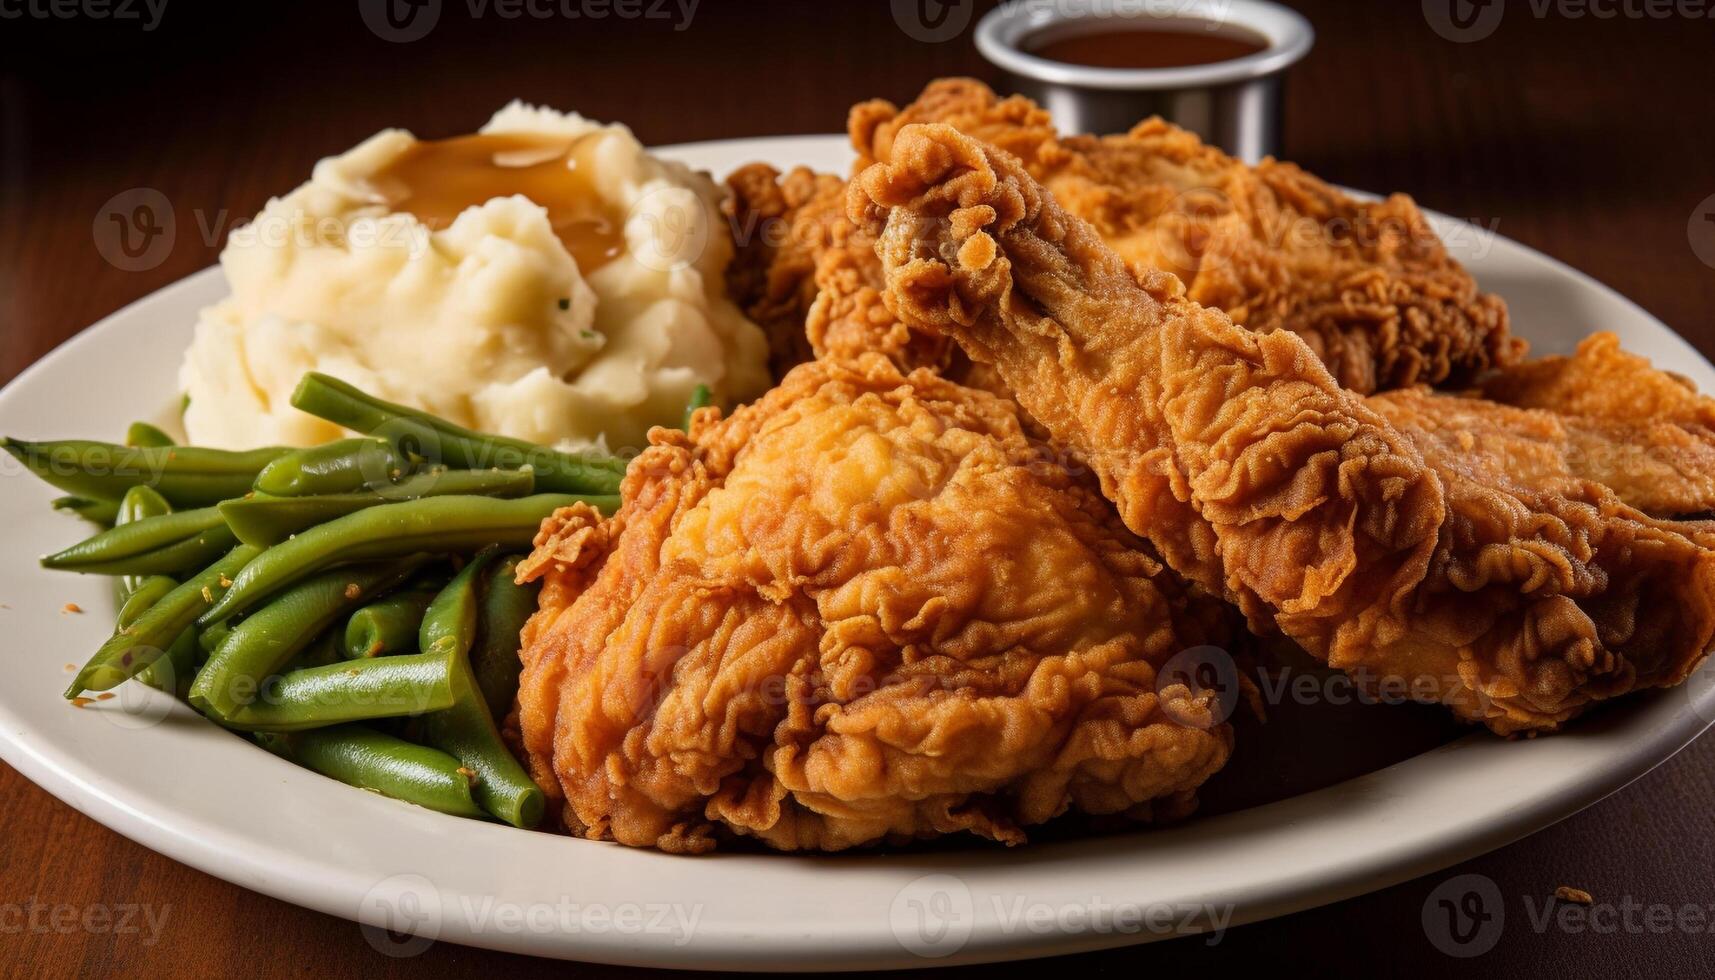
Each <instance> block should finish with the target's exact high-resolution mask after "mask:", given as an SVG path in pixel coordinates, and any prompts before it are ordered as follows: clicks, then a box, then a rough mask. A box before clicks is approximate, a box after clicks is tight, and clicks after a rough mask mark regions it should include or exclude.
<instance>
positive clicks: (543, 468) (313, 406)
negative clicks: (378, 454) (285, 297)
mask: <svg viewBox="0 0 1715 980" xmlns="http://www.w3.org/2000/svg"><path fill="white" fill-rule="evenodd" d="M292 405H293V406H294V407H296V408H297V409H299V410H301V411H304V412H308V413H309V414H311V415H315V416H317V417H319V418H323V419H326V420H328V421H330V422H334V423H336V424H338V425H342V426H345V427H346V428H348V429H353V430H355V431H358V432H365V433H368V434H370V435H373V436H380V437H383V438H386V439H387V440H389V441H390V442H394V443H396V444H398V445H399V446H401V448H402V450H403V451H404V452H407V453H410V454H412V455H417V456H421V457H423V458H424V459H430V460H438V461H441V462H445V463H447V464H448V465H451V466H454V467H458V468H461V469H471V470H475V469H489V468H491V467H496V466H498V467H500V468H501V469H521V468H523V467H525V466H529V467H530V468H531V469H533V470H534V471H535V473H536V486H537V488H538V489H540V490H543V491H547V492H552V493H615V492H617V491H618V490H619V480H620V477H622V476H624V475H625V462H624V461H623V460H619V459H615V458H613V457H611V456H602V455H599V454H594V453H586V454H583V455H577V456H574V455H572V454H570V453H562V452H558V451H555V450H553V449H549V448H547V447H544V446H538V445H536V444H534V443H531V442H526V441H524V440H522V439H509V438H505V437H502V436H490V435H484V434H482V433H480V432H472V431H471V430H469V429H466V428H464V427H463V426H458V425H454V424H453V423H451V422H448V421H445V420H444V419H438V418H436V417H434V416H433V415H430V414H428V413H427V412H420V411H417V410H416V409H411V408H406V407H405V406H403V405H395V404H392V403H391V402H385V401H382V400H381V399H379V398H375V397H372V396H370V395H366V394H364V393H363V392H361V391H359V390H357V389H356V388H354V387H352V386H351V385H349V384H347V383H345V382H344V381H340V380H338V379H337V378H330V377H328V376H327V375H325V374H319V373H316V372H313V371H312V372H310V373H309V374H306V375H304V378H303V380H302V381H300V382H299V383H298V388H297V390H296V391H294V392H293V393H292Z"/></svg>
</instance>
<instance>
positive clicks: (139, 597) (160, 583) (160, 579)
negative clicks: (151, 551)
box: [118, 575, 179, 629]
mask: <svg viewBox="0 0 1715 980" xmlns="http://www.w3.org/2000/svg"><path fill="white" fill-rule="evenodd" d="M178 587H179V583H178V581H177V580H175V579H173V578H172V577H171V576H168V575H151V576H149V577H148V578H146V579H144V580H143V581H141V582H139V583H137V588H135V589H133V590H131V594H130V595H128V596H126V597H125V601H124V602H122V603H120V604H119V627H118V628H119V629H124V628H126V627H127V626H130V625H131V624H132V623H135V622H137V620H139V619H141V618H142V617H143V614H144V613H146V612H148V611H149V609H150V607H152V606H154V605H155V603H157V602H160V601H161V600H162V599H165V598H166V597H167V596H168V595H170V594H171V593H172V591H173V590H174V589H176V588H178Z"/></svg>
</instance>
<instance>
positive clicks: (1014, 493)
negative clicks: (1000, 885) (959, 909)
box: [519, 355, 1232, 851]
mask: <svg viewBox="0 0 1715 980" xmlns="http://www.w3.org/2000/svg"><path fill="white" fill-rule="evenodd" d="M652 439H653V442H654V444H653V445H652V446H651V447H650V448H649V449H648V450H647V451H645V453H644V454H643V455H642V456H640V457H639V458H638V459H637V460H636V461H635V462H634V463H633V464H632V466H631V468H630V471H629V473H628V474H627V476H626V479H625V484H624V488H623V494H624V504H623V506H622V508H621V510H620V512H619V514H618V515H617V516H616V517H615V518H613V519H612V520H611V521H608V522H605V523H602V522H599V521H592V520H591V519H590V518H589V516H588V515H587V514H585V513H582V512H576V513H571V512H562V514H561V515H557V516H556V518H555V519H554V520H553V521H551V522H550V523H549V524H548V525H547V526H546V527H545V529H544V532H543V535H542V537H541V538H540V539H539V540H538V549H537V552H536V555H535V557H534V558H533V561H532V565H531V569H532V574H536V575H539V576H540V577H541V578H542V579H543V581H544V582H545V588H544V591H543V594H542V600H541V607H540V611H539V612H538V613H537V615H536V616H535V618H533V619H532V620H531V622H530V625H529V628H528V629H527V631H526V634H525V640H526V643H527V650H526V655H525V660H526V669H525V678H524V682H523V685H522V688H521V693H520V702H521V710H520V713H519V714H520V719H521V727H522V729H523V741H524V745H525V747H526V749H527V751H528V753H529V758H530V762H531V767H532V771H533V772H534V773H535V774H536V777H537V779H538V780H539V781H541V782H542V783H543V785H544V787H545V788H547V789H548V790H549V792H550V793H552V794H553V795H554V797H555V798H556V799H559V800H562V801H563V806H564V809H565V822H566V824H567V825H568V826H569V827H571V828H573V829H574V830H575V831H577V832H579V833H582V834H584V835H586V836H590V837H595V838H603V839H612V840H617V841H620V842H622V843H626V844H634V845H654V846H658V847H661V848H663V849H669V850H679V851H698V850H704V849H707V848H708V847H712V846H714V844H715V843H716V842H717V840H718V839H720V838H721V837H722V836H725V835H727V834H736V835H743V836H748V837H754V838H756V839H758V840H761V841H763V842H764V843H766V844H768V845H769V846H772V847H776V848H781V849H822V850H838V849H841V848H846V847H852V846H857V845H862V844H868V843H874V842H879V841H888V840H893V841H900V840H908V839H911V838H917V837H926V836H932V835H936V834H945V833H951V832H955V831H970V832H973V833H976V834H980V835H982V836H985V837H989V838H992V839H994V840H999V841H1005V842H1008V843H1016V842H1019V841H1021V840H1023V828H1025V827H1027V826H1029V825H1031V824H1036V823H1040V822H1042V821H1044V820H1048V819H1050V818H1052V817H1054V816H1057V815H1058V814H1060V813H1062V812H1064V811H1066V810H1068V809H1076V810H1080V811H1084V812H1088V813H1097V814H1111V813H1130V814H1132V815H1134V816H1143V815H1146V814H1148V813H1150V812H1151V811H1152V810H1153V812H1154V813H1155V814H1156V815H1160V814H1177V813H1183V812H1185V811H1186V810H1188V809H1189V807H1190V804H1191V802H1192V800H1193V794H1194V792H1195V790H1196V788H1197V787H1198V786H1199V785H1200V784H1201V783H1202V782H1203V781H1204V780H1205V779H1207V778H1208V777H1209V776H1210V775H1211V774H1212V773H1214V772H1215V771H1216V770H1218V769H1219V768H1220V767H1221V765H1222V764H1223V763H1224V762H1225V760H1226V759H1227V756H1228V754H1229V752H1230V751H1231V746H1232V741H1231V740H1232V736H1231V732H1230V730H1229V728H1228V727H1227V726H1226V725H1225V724H1224V723H1220V719H1217V718H1211V717H1210V716H1209V714H1210V710H1211V709H1210V704H1209V697H1210V695H1209V694H1208V693H1207V692H1203V693H1197V694H1193V693H1192V692H1190V691H1188V690H1187V689H1186V688H1185V687H1184V686H1183V685H1173V684H1160V685H1159V686H1160V690H1158V689H1157V688H1158V679H1157V676H1156V672H1157V669H1158V668H1160V667H1161V666H1162V664H1163V663H1164V662H1165V661H1166V660H1167V659H1169V658H1171V657H1173V656H1174V655H1175V654H1177V653H1178V652H1179V651H1180V650H1182V649H1184V648H1185V647H1188V646H1194V645H1197V644H1202V643H1207V642H1219V641H1221V640H1222V639H1223V636H1224V630H1225V629H1226V626H1227V616H1228V614H1227V611H1226V610H1225V609H1224V608H1223V606H1222V604H1221V603H1220V602H1219V601H1218V600H1215V599H1212V598H1209V597H1207V596H1205V595H1202V594H1200V593H1197V592H1193V591H1191V590H1189V589H1187V588H1186V587H1185V586H1184V585H1183V583H1182V582H1180V580H1178V579H1177V578H1176V577H1175V576H1173V575H1171V574H1170V573H1167V572H1166V571H1165V569H1164V568H1163V566H1162V565H1161V563H1160V562H1159V560H1158V559H1156V558H1155V557H1153V556H1152V554H1151V553H1150V552H1149V550H1148V546H1147V545H1146V544H1144V543H1143V542H1142V541H1140V540H1138V539H1137V538H1136V537H1134V536H1133V535H1131V534H1130V533H1129V532H1127V531H1126V530H1125V529H1124V528H1123V527H1121V526H1120V525H1119V523H1118V521H1117V520H1115V519H1114V517H1113V514H1112V510H1111V508H1109V507H1108V505H1107V504H1106V502H1105V501H1103V500H1102V499H1101V497H1100V495H1099V494H1098V493H1096V492H1095V491H1094V490H1093V488H1091V487H1089V486H1087V485H1085V484H1084V483H1082V482H1080V481H1078V480H1076V479H1074V478H1073V477H1071V476H1069V475H1068V474H1067V472H1066V470H1065V469H1064V468H1062V467H1060V466H1058V465H1054V464H1052V463H1046V464H1045V463H1042V462H1041V461H1040V460H1038V459H1037V457H1036V455H1035V454H1036V452H1037V451H1036V450H1035V449H1034V448H1033V447H1032V446H1031V445H1030V444H1029V442H1028V441H1027V440H1026V439H1025V437H1024V435H1023V432H1022V430H1021V429H1020V427H1019V424H1018V421H1017V418H1016V416H1015V413H1014V409H1013V407H1012V406H1011V404H1010V403H1009V402H1006V401H1003V400H1001V399H997V398H993V397H990V396H987V395H984V394H982V393H980V392H975V391H971V390H969V389H965V388H961V387H959V386H958V385H955V384H953V383H951V382H948V381H945V380H943V379H941V378H939V377H937V376H934V375H933V374H930V373H928V372H921V371H920V372H917V373H914V374H912V375H910V376H909V377H907V376H904V375H901V374H900V373H899V372H898V370H897V369H896V368H894V367H893V366H892V365H891V364H890V363H889V362H888V361H887V360H886V359H885V358H883V357H881V356H879V355H868V356H866V357H864V358H861V359H859V360H857V361H853V362H847V361H818V362H815V363H812V364H807V365H804V366H801V367H799V368H797V369H795V370H794V371H792V372H791V373H790V374H789V375H788V376H787V377H786V379H785V380H784V381H783V382H782V383H781V386H780V387H779V388H777V389H775V390H774V391H773V392H771V393H769V394H768V395H766V396H764V397H763V398H762V399H761V400H760V401H758V402H757V403H755V404H753V405H750V406H747V407H744V408H741V409H739V410H738V411H737V412H735V413H734V414H733V416H732V417H730V418H726V419H720V418H719V413H718V410H715V409H705V410H703V411H702V412H699V413H698V416H697V418H696V420H695V422H694V424H693V432H692V433H691V434H689V435H686V434H684V433H678V432H669V431H666V430H662V429H657V430H655V432H654V433H653V434H652Z"/></svg>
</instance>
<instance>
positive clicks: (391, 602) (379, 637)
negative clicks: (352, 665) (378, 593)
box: [341, 592, 435, 660]
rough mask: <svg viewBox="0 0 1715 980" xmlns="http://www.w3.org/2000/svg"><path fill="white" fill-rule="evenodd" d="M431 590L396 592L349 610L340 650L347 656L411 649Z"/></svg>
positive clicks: (428, 601)
mask: <svg viewBox="0 0 1715 980" xmlns="http://www.w3.org/2000/svg"><path fill="white" fill-rule="evenodd" d="M434 598H435V594H434V593H433V592H399V593H396V594H394V595H390V596H388V597H386V598H385V599H382V600H381V601H379V602H376V603H373V604H371V605H368V606H364V607H363V608H362V609H359V610H358V611H357V612H354V613H352V614H351V619H350V620H349V621H347V622H346V624H345V637H344V643H343V645H342V646H341V650H342V652H343V653H344V654H345V658H346V659H347V660H362V659H363V658H365V657H381V656H386V655H388V654H394V653H400V652H403V651H405V650H410V649H414V648H415V647H416V646H417V628H418V627H419V626H421V625H423V613H424V612H426V611H428V608H429V603H430V602H433V601H434Z"/></svg>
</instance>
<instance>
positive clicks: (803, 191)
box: [727, 163, 956, 377]
mask: <svg viewBox="0 0 1715 980" xmlns="http://www.w3.org/2000/svg"><path fill="white" fill-rule="evenodd" d="M727 187H728V189H729V190H730V191H731V192H732V194H731V197H729V198H728V203H727V207H728V211H729V215H730V217H731V218H732V221H733V227H734V231H735V234H734V237H735V239H737V244H738V249H737V258H736V259H735V260H734V262H733V263H732V265H731V266H729V268H728V272H727V285H728V290H729V292H730V293H731V295H732V296H733V297H735V299H736V301H737V302H738V303H739V305H740V306H742V307H743V308H744V310H745V312H746V313H747V314H749V316H750V318H751V319H752V320H755V321H756V322H757V323H759V324H761V325H762V327H763V329H764V330H765V331H766V332H767V334H768V337H769V349H770V351H771V352H772V353H771V358H770V367H771V368H773V370H774V374H775V377H781V376H783V375H784V374H785V373H786V372H787V371H788V370H790V369H791V368H792V367H793V366H794V365H796V364H800V363H802V362H804V361H807V360H810V359H811V358H812V357H819V356H824V355H827V356H833V357H855V356H857V355H859V354H863V353H866V352H869V351H874V352H877V353H881V354H886V355H887V356H888V357H890V358H892V359H893V361H894V363H896V364H898V365H900V366H901V367H902V368H904V369H906V370H910V369H913V368H918V367H931V368H937V369H944V368H946V367H947V366H948V364H949V362H950V360H951V355H952V354H953V353H954V351H955V350H956V347H955V345H953V344H952V343H950V342H948V341H946V340H945V339H942V338H937V337H930V336H928V335H927V334H923V333H919V332H916V331H912V330H907V329H906V327H905V325H904V324H902V323H900V322H899V320H898V319H897V318H896V317H894V315H893V314H892V313H889V312H888V310H887V306H886V304H885V303H883V302H882V298H881V293H882V288H883V287H884V286H885V285H886V283H885V282H884V281H883V279H882V275H881V263H880V262H879V261H878V260H877V259H876V257H875V239H874V238H873V237H871V236H870V235H868V234H866V233H865V232H864V231H863V230H862V229H859V228H858V227H857V226H856V225H854V224H852V223H851V220H850V219H848V218H847V217H846V209H845V199H846V182H845V181H844V180H842V179H841V178H839V177H835V176H832V175H830V174H818V173H816V172H814V171H812V170H810V169H808V168H806V167H797V168H794V169H793V170H791V171H789V172H787V173H786V174H784V175H783V174H781V173H780V172H779V171H777V170H775V169H774V168H773V167H770V166H768V165H767V164H763V163H753V164H750V165H748V166H745V167H741V168H739V169H738V170H736V171H734V172H733V173H732V174H731V175H730V176H729V177H727Z"/></svg>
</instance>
